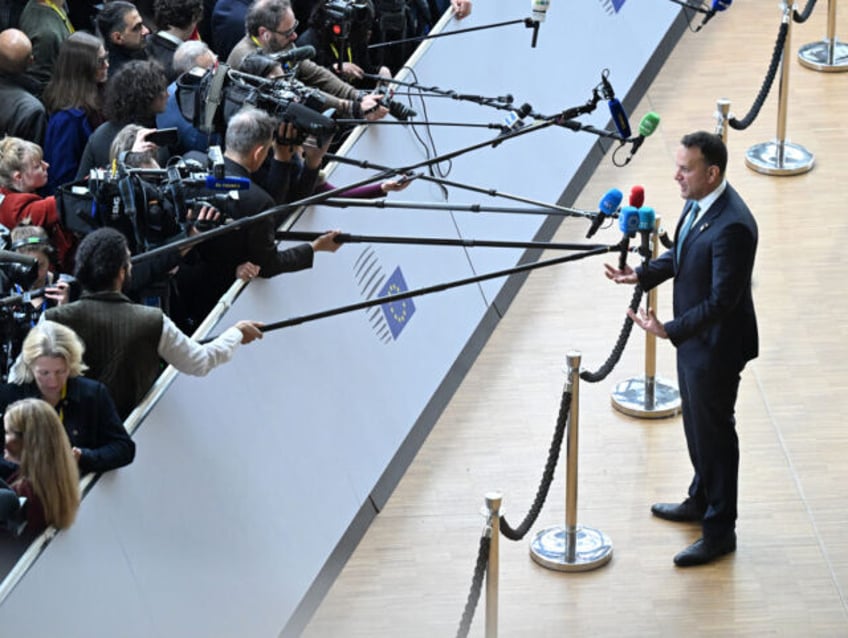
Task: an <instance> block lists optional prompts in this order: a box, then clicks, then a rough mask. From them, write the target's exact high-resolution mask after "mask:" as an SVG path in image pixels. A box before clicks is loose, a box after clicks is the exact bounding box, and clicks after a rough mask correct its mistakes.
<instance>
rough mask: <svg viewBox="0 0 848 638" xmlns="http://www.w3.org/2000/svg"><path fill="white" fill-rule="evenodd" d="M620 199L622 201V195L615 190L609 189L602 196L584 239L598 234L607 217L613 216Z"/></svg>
mask: <svg viewBox="0 0 848 638" xmlns="http://www.w3.org/2000/svg"><path fill="white" fill-rule="evenodd" d="M622 199H624V195H623V194H622V192H621V191H620V190H618V189H617V188H611V189H609V190H608V191H607V192H606V194H604V196H603V197H602V198H601V201H600V203H599V204H598V214H597V215H595V217H594V219H592V225H591V226H589V232H587V233H586V239H589V238H590V237H591V236H592V235H594V234H595V233H596V232H598V229H599V228H600V227H601V224H603V223H604V220H605V219H606V218H607V217H612V216H613V215H615V211H617V210H618V207H619V206H620V205H621V200H622Z"/></svg>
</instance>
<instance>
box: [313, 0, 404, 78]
mask: <svg viewBox="0 0 848 638" xmlns="http://www.w3.org/2000/svg"><path fill="white" fill-rule="evenodd" d="M373 24H374V4H373V2H372V0H319V2H318V3H317V4H316V5H315V7H314V9H313V10H312V13H311V15H310V17H309V28H308V29H307V30H306V31H305V32H304V33H303V34H302V35H301V36H299V37H298V44H300V46H313V47H315V51H316V55H315V62H316V63H318V64H320V65H321V66H323V67H326V68H328V69H330V70H331V71H333V72H334V73H336V74H337V75H339V76H340V77H342V78H343V79H344V80H346V81H347V82H349V83H350V84H352V85H354V86H356V87H359V88H369V89H373V88H374V87H375V86H376V82H375V81H374V80H372V79H369V78H364V77H363V74H365V73H368V74H371V75H380V76H382V77H384V78H386V79H387V80H390V79H391V77H392V74H391V72H390V71H389V68H388V67H387V66H385V65H377V64H376V63H375V61H373V60H372V59H371V55H370V53H369V50H368V43H369V41H370V40H371V27H372V26H373Z"/></svg>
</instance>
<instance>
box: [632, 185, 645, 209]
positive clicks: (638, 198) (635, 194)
mask: <svg viewBox="0 0 848 638" xmlns="http://www.w3.org/2000/svg"><path fill="white" fill-rule="evenodd" d="M644 203H645V188H644V187H642V186H634V187H633V188H631V189H630V205H631V206H633V207H634V208H642V204H644Z"/></svg>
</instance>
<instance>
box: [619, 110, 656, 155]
mask: <svg viewBox="0 0 848 638" xmlns="http://www.w3.org/2000/svg"><path fill="white" fill-rule="evenodd" d="M659 125H660V116H659V115H657V114H656V113H654V112H653V111H648V112H647V113H645V115H644V117H642V120H641V121H640V122H639V137H637V138H636V139H635V140H633V147H632V148H631V149H630V155H628V156H627V159H626V160H624V164H625V165H627V164H629V163H630V160H632V159H633V156H634V155H636V151H638V150H639V148H640V147H641V146H642V144H643V143H644V142H645V138H646V137H650V136H651V135H653V134H654V131H656V130H657V127H658V126H659Z"/></svg>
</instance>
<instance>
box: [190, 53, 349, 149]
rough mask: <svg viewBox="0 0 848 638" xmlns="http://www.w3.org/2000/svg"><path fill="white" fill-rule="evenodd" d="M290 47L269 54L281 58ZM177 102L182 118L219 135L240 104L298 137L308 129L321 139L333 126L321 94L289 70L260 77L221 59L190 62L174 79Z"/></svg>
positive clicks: (331, 114) (330, 115) (324, 138)
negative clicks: (201, 64)
mask: <svg viewBox="0 0 848 638" xmlns="http://www.w3.org/2000/svg"><path fill="white" fill-rule="evenodd" d="M303 48H304V49H306V48H309V49H311V48H312V47H303ZM292 51H297V49H294V50H292ZM292 51H287V52H283V53H281V54H277V55H276V56H275V57H276V58H278V59H279V60H282V59H283V58H284V57H285V56H286V55H290V54H291V53H292ZM312 54H313V55H314V49H312ZM177 104H178V105H179V108H180V112H181V113H182V115H183V117H184V118H186V120H188V121H189V122H191V123H192V125H193V126H194V127H195V128H197V129H199V130H201V131H204V132H208V133H211V132H215V133H219V134H221V135H223V134H224V133H225V130H226V123H227V121H228V120H229V118H230V117H231V116H232V115H234V114H235V113H236V112H237V111H239V110H240V109H241V108H242V107H243V106H245V105H248V106H255V107H256V108H259V109H262V110H263V111H265V112H266V113H268V114H269V115H272V116H274V117H275V118H277V119H278V120H280V121H281V122H287V123H290V124H293V125H294V127H295V129H296V130H297V131H299V132H300V133H301V134H302V135H303V137H304V138H305V137H307V136H309V135H313V136H315V137H316V138H318V139H319V140H326V139H328V138H329V137H332V136H333V135H334V134H335V132H336V123H335V121H334V120H333V119H332V116H333V114H334V110H333V109H330V108H328V107H327V102H326V99H325V97H324V94H323V93H321V91H319V90H318V89H315V88H311V87H307V86H306V85H305V84H303V83H302V82H300V81H298V80H296V79H295V78H294V77H293V75H292V74H289V75H288V76H284V77H280V78H276V79H266V78H263V77H259V76H256V75H251V74H249V73H243V72H241V71H236V70H234V69H231V68H230V67H229V66H227V65H226V64H219V65H218V67H217V68H216V69H212V70H206V69H201V68H195V69H192V70H191V71H188V72H187V73H184V74H183V75H181V76H180V77H179V79H178V80H177Z"/></svg>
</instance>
